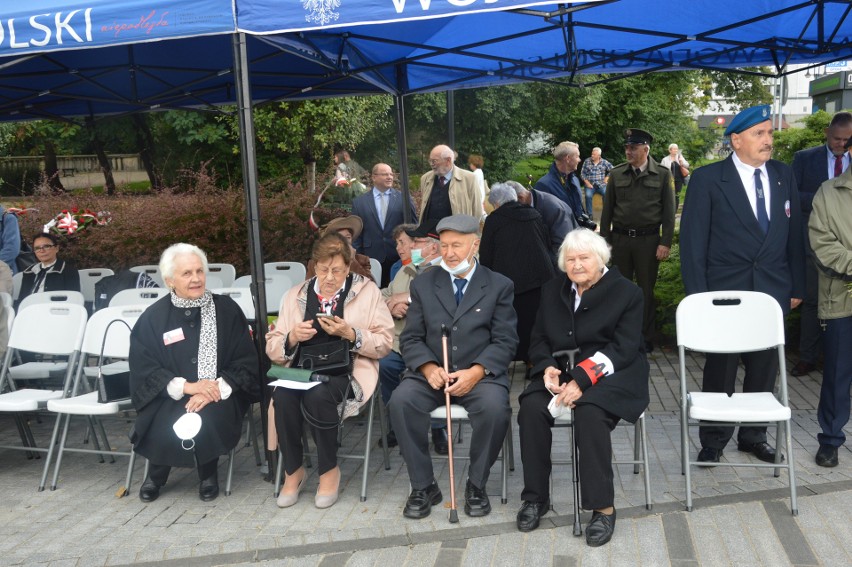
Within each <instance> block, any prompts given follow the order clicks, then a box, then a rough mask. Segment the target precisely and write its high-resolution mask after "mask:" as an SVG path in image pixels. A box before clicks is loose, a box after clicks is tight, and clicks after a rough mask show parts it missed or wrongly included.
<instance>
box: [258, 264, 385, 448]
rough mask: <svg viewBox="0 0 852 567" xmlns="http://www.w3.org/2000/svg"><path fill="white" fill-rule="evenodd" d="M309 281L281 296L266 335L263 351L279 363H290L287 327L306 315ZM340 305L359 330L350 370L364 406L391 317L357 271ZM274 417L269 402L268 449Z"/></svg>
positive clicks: (375, 378) (373, 385)
mask: <svg viewBox="0 0 852 567" xmlns="http://www.w3.org/2000/svg"><path fill="white" fill-rule="evenodd" d="M311 282H312V280H307V281H305V282H302V283H300V284H299V285H297V286H295V287H293V288H291V289H290V290H289V291H288V292H287V293H285V294H284V297H283V298H282V300H281V307H280V309H279V311H278V313H279V316H278V322H277V323H276V324H275V329H274V330H273V331H272V332H270V333H269V334H267V335H266V355H267V356H268V357H269V359H270V360H271V361H272V362H273V363H275V364H280V365H282V366H289V364H290V361H289V360H285V358H284V344H285V342H286V340H287V334H288V333H289V332H290V329H292V328H293V327H294V326H295V325H297V324H298V323H301V322H302V321H304V319H305V307H306V305H307V294H308V290H309V286H310V284H311ZM343 305H344V307H343V318H344V319H345V320H346V322H347V323H349V324H350V325H352V327H353V328H354V329H356V330H357V331H358V332H360V334H361V348H359V349H358V350H356V351H354V355H355V360H354V364H353V370H352V374H353V376H354V377H355V381H356V382H358V385H359V386H361V390H362V391H363V393H364V395H363V398H362V399H361V402H360V405H362V406H363V405H364V404H366V403H367V402H368V401H369V400H370V397H371V396H372V395H373V392H375V390H376V384H377V383H378V381H379V359H380V358H382V357H384V356H386V355H387V354H388V353H389V352H390V350H391V345H392V344H393V318H391V314H390V311H388V307H387V305H386V304H385V300H384V298H383V297H382V292H381V291H379V288H378V287H376V284H374V283H373V282H372V281H370V280H368V279H366V278H364V277H363V276H361V275H359V274H353V279H352V288H351V289H350V290H349V294H348V295H347V296H346V299H345V301H344V304H343ZM274 417H275V416H274V408H273V407H272V403H270V404H269V444H268V448H269V449H270V450H275V449H276V448H277V447H278V436H277V434H276V433H275V419H274Z"/></svg>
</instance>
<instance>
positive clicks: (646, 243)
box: [601, 128, 675, 352]
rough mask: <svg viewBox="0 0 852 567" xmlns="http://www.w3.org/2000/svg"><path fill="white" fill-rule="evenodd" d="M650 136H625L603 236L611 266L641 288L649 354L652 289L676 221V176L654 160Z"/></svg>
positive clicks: (612, 180) (611, 183)
mask: <svg viewBox="0 0 852 567" xmlns="http://www.w3.org/2000/svg"><path fill="white" fill-rule="evenodd" d="M651 142H653V138H652V136H651V134H649V133H648V132H646V131H644V130H639V129H638V128H628V129H627V130H626V131H625V133H624V153H625V155H626V156H627V162H626V163H622V164H620V165H618V166H616V167H614V168H613V170H612V172H611V173H610V176H609V184H608V185H607V190H606V194H605V195H604V204H603V211H602V212H601V236H603V237H604V238H606V240H607V242H609V243H610V245H611V246H612V264H613V265H614V266H616V267H618V269H619V271H620V272H621V273H622V274H623V275H624V277H625V278H627V279H629V280H632V279H635V280H636V284H637V285H638V286H639V287H640V288H641V289H642V296H643V298H644V307H643V312H642V335H643V337H644V338H645V350H646V351H648V352H650V351H651V350H653V348H654V342H653V341H654V321H655V319H656V302H655V301H654V286H655V285H656V284H657V269H658V267H659V263H660V261H661V260H665V259H666V258H668V257H669V249H670V248H671V246H672V238H673V236H674V222H675V198H674V180H673V179H672V172H671V171H670V170H669V169H668V168H666V167H663V166H661V165H660V164H658V163H657V162H656V161H654V158H652V157H651V156H650V151H651Z"/></svg>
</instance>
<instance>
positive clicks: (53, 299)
mask: <svg viewBox="0 0 852 567" xmlns="http://www.w3.org/2000/svg"><path fill="white" fill-rule="evenodd" d="M36 303H73V304H74V305H85V304H86V299H85V298H84V297H83V294H82V293H80V292H79V291H41V292H39V293H31V294H29V295H28V296H26V297H25V298H24V299H22V300H21V304H20V305H18V312H19V313H20V311H21V310H22V309H25V308H27V307H29V306H30V305H34V304H36Z"/></svg>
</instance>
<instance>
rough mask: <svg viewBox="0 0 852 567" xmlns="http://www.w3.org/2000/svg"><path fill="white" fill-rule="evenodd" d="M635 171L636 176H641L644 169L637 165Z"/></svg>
mask: <svg viewBox="0 0 852 567" xmlns="http://www.w3.org/2000/svg"><path fill="white" fill-rule="evenodd" d="M633 173H635V174H636V177H639V174H640V173H642V170H641V169H639V168H638V167H637V168H636V169H634V170H633Z"/></svg>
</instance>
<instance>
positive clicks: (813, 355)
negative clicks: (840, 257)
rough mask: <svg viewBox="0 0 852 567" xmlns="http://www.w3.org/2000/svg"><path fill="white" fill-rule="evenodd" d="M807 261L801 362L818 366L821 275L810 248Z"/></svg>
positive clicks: (800, 329) (806, 220)
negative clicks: (818, 296) (818, 305)
mask: <svg viewBox="0 0 852 567" xmlns="http://www.w3.org/2000/svg"><path fill="white" fill-rule="evenodd" d="M802 222H803V225H804V231H805V242H806V243H807V242H808V219H807V217H805V218H804V219H803V220H802ZM807 250H808V257H807V258H806V260H805V297H804V298H803V300H802V307H801V309H800V310H799V311H800V312H801V318H800V319H799V321H800V322H799V333H800V334H799V360H801V361H802V362H810V363H811V364H816V363H817V362H819V355H820V352H821V351H822V329H821V328H820V325H819V319H818V317H817V294H818V293H819V274H818V273H817V267H816V264H814V257H813V252H812V251H811V247H810V246H808V248H807Z"/></svg>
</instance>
